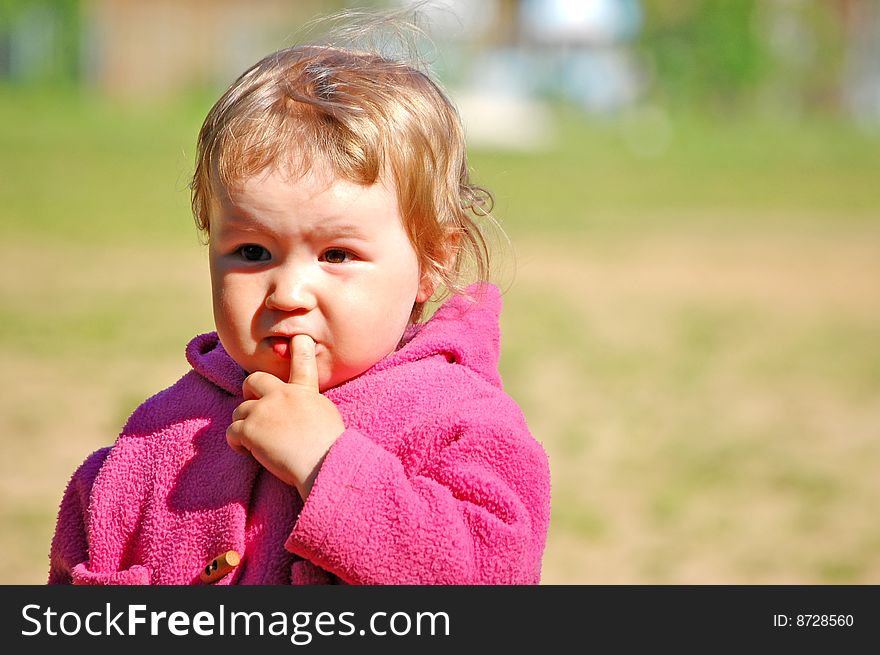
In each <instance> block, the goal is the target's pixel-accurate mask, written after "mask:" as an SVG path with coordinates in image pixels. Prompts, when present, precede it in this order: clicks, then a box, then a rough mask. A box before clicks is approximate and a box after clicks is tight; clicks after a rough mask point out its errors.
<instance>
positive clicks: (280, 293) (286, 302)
mask: <svg viewBox="0 0 880 655" xmlns="http://www.w3.org/2000/svg"><path fill="white" fill-rule="evenodd" d="M313 288H314V284H313V280H312V275H311V271H310V270H309V267H308V266H304V265H300V264H288V265H286V266H279V267H278V268H277V269H276V270H275V274H274V276H273V280H272V285H271V287H270V289H269V294H268V295H267V296H266V307H267V308H268V309H275V310H278V311H282V312H296V311H309V310H310V309H314V307H315V304H316V297H315V293H314V291H313Z"/></svg>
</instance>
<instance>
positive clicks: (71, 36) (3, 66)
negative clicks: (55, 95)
mask: <svg viewBox="0 0 880 655" xmlns="http://www.w3.org/2000/svg"><path fill="white" fill-rule="evenodd" d="M80 23H81V21H80V0H0V79H8V80H13V81H16V82H61V81H67V82H73V81H76V80H78V79H79V78H80V73H81V68H82V67H81V61H80V46H81V39H80V32H81V24H80Z"/></svg>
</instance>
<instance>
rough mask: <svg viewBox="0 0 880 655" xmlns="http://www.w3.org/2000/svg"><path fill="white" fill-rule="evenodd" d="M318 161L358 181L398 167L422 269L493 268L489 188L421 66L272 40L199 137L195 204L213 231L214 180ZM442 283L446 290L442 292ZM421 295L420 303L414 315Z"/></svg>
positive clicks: (438, 273) (434, 274)
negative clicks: (486, 231)
mask: <svg viewBox="0 0 880 655" xmlns="http://www.w3.org/2000/svg"><path fill="white" fill-rule="evenodd" d="M316 163H321V164H325V165H328V166H329V169H330V170H331V171H332V172H333V173H334V174H335V175H337V176H339V177H340V178H342V179H345V180H347V181H350V182H354V183H357V184H363V185H371V184H374V183H376V182H378V181H380V180H382V179H385V175H390V177H391V180H393V182H394V183H395V186H396V189H397V200H398V203H399V206H400V211H401V216H402V217H403V222H404V228H405V229H406V232H407V235H408V237H409V240H410V243H411V244H412V246H413V249H414V250H415V252H416V254H417V256H418V259H419V265H420V270H421V272H422V274H423V275H427V276H429V279H430V281H431V283H432V284H433V285H434V288H439V289H444V290H445V291H446V292H452V293H461V292H462V291H464V287H465V286H466V280H463V279H462V278H463V277H464V272H465V270H466V269H470V273H472V274H473V277H475V278H476V279H477V280H486V279H488V277H489V251H488V247H487V242H486V238H485V237H484V235H483V232H482V229H483V228H484V227H487V226H492V227H493V228H494V229H500V228H498V226H497V224H496V223H495V222H494V219H493V218H492V216H491V210H492V205H493V198H492V195H491V193H489V192H488V191H487V190H485V189H484V188H482V187H480V186H477V185H475V184H473V183H472V182H471V180H470V174H469V170H468V164H467V154H466V147H465V138H464V130H463V128H462V125H461V120H460V118H459V115H458V112H457V110H456V108H455V106H454V105H453V104H452V102H451V101H450V100H449V98H448V97H447V96H446V94H445V93H444V92H443V90H442V89H441V88H440V87H439V86H438V84H437V83H436V82H434V81H433V80H432V79H431V78H430V77H429V76H428V75H426V74H425V73H423V72H421V71H420V70H417V69H416V68H415V67H414V66H410V65H408V64H405V63H402V62H400V61H397V60H394V59H390V58H386V57H384V56H381V55H378V54H372V53H370V52H364V51H359V50H353V49H348V48H338V47H331V46H323V45H305V46H295V47H290V48H286V49H283V50H279V51H278V52H275V53H273V54H271V55H269V56H267V57H265V58H264V59H262V60H261V61H259V62H258V63H257V64H255V65H254V66H252V67H251V68H250V69H248V70H247V71H245V72H244V73H243V74H242V75H241V76H240V77H239V78H238V79H237V80H236V81H235V82H233V84H232V85H231V86H230V87H229V88H228V89H227V90H226V92H225V93H224V94H223V95H222V96H221V97H220V99H219V100H218V101H217V102H216V103H215V104H214V106H213V107H212V108H211V110H210V112H208V115H207V117H206V118H205V122H204V124H203V125H202V128H201V131H200V132H199V137H198V150H197V161H196V168H195V173H194V175H193V179H192V184H191V189H192V209H193V215H194V217H195V221H196V224H197V226H198V228H199V229H200V230H201V231H202V233H203V234H204V235H205V237H206V238H207V239H209V238H210V229H211V222H210V215H209V214H210V205H211V202H210V200H211V197H212V195H213V193H214V192H215V189H214V187H213V185H214V184H216V183H219V184H220V185H223V187H224V188H233V187H234V186H235V185H236V184H239V183H241V182H243V181H244V180H246V179H248V178H250V177H253V176H254V175H257V174H259V173H260V172H262V171H264V170H266V169H269V168H270V167H282V166H287V167H290V168H289V171H290V172H291V174H294V175H296V174H304V173H306V172H307V171H308V170H309V169H310V167H311V166H313V165H314V164H316ZM441 295H442V294H441ZM421 313H422V306H419V305H417V306H416V307H415V308H414V310H413V316H412V319H413V320H414V321H415V320H418V319H419V318H420V316H421Z"/></svg>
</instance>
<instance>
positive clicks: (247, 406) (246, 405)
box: [232, 400, 256, 422]
mask: <svg viewBox="0 0 880 655" xmlns="http://www.w3.org/2000/svg"><path fill="white" fill-rule="evenodd" d="M255 402H256V400H245V401H244V402H243V403H241V404H240V405H239V406H238V407H236V408H235V409H234V410H233V411H232V420H233V422H234V421H241V420H243V419H246V418H247V416H248V414H250V412H251V409H252V408H253V406H254V403H255Z"/></svg>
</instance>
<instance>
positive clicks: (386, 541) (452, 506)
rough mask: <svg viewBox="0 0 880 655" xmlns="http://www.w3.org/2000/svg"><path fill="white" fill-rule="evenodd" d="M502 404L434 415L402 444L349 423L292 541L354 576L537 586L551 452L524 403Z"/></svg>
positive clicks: (359, 580)
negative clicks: (397, 448)
mask: <svg viewBox="0 0 880 655" xmlns="http://www.w3.org/2000/svg"><path fill="white" fill-rule="evenodd" d="M495 400H496V401H497V400H498V399H497V398H496V399H495ZM507 400H508V401H509V403H510V405H511V406H513V401H510V400H509V399H507ZM492 409H493V410H494V411H493V412H486V411H482V412H480V411H478V412H473V413H469V412H462V413H460V414H461V417H460V418H458V419H449V418H447V420H445V421H444V420H442V419H441V418H440V417H431V418H430V420H429V423H430V425H426V426H424V427H423V428H422V429H423V430H424V431H425V433H426V434H427V433H429V432H430V433H431V436H430V438H427V437H425V436H424V435H422V436H423V437H424V438H414V439H413V440H412V441H411V443H412V444H415V445H414V446H412V447H411V448H410V449H409V451H407V452H402V453H401V452H396V453H392V452H389V451H388V450H386V449H384V448H383V447H382V446H380V445H379V444H377V443H375V442H374V441H373V440H371V439H370V438H368V437H367V436H365V435H364V434H362V433H361V432H359V431H358V430H356V429H348V430H346V431H345V432H344V433H343V434H342V436H341V437H340V438H339V439H338V440H337V442H336V443H335V444H334V445H333V447H332V448H331V449H330V451H329V452H328V454H327V457H326V459H325V460H324V463H323V465H322V467H321V470H320V472H319V473H318V477H317V479H316V481H315V485H314V487H313V488H312V491H311V494H310V495H309V497H308V499H307V501H306V503H305V505H304V507H303V510H302V512H301V514H300V516H299V518H298V520H297V523H296V525H295V526H294V529H293V531H292V533H291V535H290V537H289V538H288V541H287V543H286V547H287V549H288V550H290V551H291V552H294V553H295V554H297V555H300V556H302V557H304V558H306V559H308V560H310V561H312V562H313V563H314V564H316V565H317V566H319V567H321V568H323V569H326V570H327V571H329V572H331V573H333V574H334V575H336V576H338V577H339V578H341V579H342V580H343V581H345V582H349V583H353V584H537V583H538V582H539V581H540V570H541V558H542V555H543V550H544V545H545V540H546V535H547V528H548V523H549V514H550V474H549V466H548V462H547V457H546V454H545V453H544V450H543V449H542V448H541V446H540V445H539V444H538V443H537V441H535V439H534V438H533V437H532V436H531V434H530V433H529V431H528V429H527V428H526V426H525V422H524V420H523V419H522V418H521V414H520V413H519V410H518V408H515V407H511V408H504V407H498V406H497V405H496V406H495V407H492ZM487 416H494V417H497V418H486V417H487ZM477 417H481V418H479V419H478V418H477ZM438 426H443V427H438ZM438 431H439V434H438ZM425 448H427V449H428V451H429V452H424V450H425ZM413 461H420V462H421V463H420V464H415V465H414V464H413V463H412V462H413Z"/></svg>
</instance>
